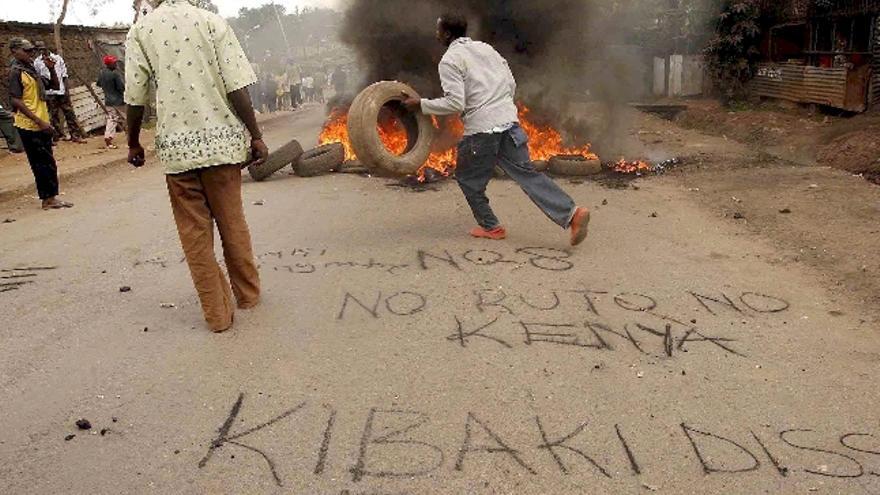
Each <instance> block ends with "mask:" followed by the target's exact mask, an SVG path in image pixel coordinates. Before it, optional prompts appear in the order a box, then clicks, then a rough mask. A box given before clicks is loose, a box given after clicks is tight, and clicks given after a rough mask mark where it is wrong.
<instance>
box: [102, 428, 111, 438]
mask: <svg viewBox="0 0 880 495" xmlns="http://www.w3.org/2000/svg"><path fill="white" fill-rule="evenodd" d="M109 431H110V429H109V428H102V429H101V436H102V437H103V436H104V435H106V434H107V432H109Z"/></svg>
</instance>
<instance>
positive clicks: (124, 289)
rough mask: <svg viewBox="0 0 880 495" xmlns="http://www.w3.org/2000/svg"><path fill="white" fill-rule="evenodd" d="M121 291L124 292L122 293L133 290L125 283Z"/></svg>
mask: <svg viewBox="0 0 880 495" xmlns="http://www.w3.org/2000/svg"><path fill="white" fill-rule="evenodd" d="M119 292H122V293H126V292H131V287H129V286H127V285H123V286H122V287H120V288H119Z"/></svg>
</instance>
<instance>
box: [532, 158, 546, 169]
mask: <svg viewBox="0 0 880 495" xmlns="http://www.w3.org/2000/svg"><path fill="white" fill-rule="evenodd" d="M532 166H533V167H535V170H537V171H538V172H546V171H548V170H550V162H548V161H547V160H535V161H533V162H532Z"/></svg>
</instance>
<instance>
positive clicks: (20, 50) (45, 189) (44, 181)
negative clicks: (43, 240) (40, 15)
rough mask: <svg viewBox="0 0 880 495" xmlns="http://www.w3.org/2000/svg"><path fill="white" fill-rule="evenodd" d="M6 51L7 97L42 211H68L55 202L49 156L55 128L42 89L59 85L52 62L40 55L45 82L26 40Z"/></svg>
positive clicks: (54, 175)
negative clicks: (9, 58) (46, 73)
mask: <svg viewBox="0 0 880 495" xmlns="http://www.w3.org/2000/svg"><path fill="white" fill-rule="evenodd" d="M9 50H10V51H11V52H12V56H13V58H14V60H13V61H12V67H10V68H9V96H11V97H12V108H14V109H15V127H16V128H17V129H18V134H19V136H21V142H22V144H23V145H24V151H25V153H26V154H27V158H28V163H30V166H31V171H32V172H33V173H34V179H35V181H36V183H37V193H38V194H39V196H40V199H41V200H43V209H44V210H48V209H58V208H70V207H71V206H73V205H72V204H70V203H65V202H64V201H60V200H59V199H58V167H57V165H56V164H55V157H54V156H53V155H52V135H53V134H54V133H55V129H54V128H53V127H52V123H51V122H50V120H49V107H48V105H47V104H46V87H47V86H48V87H49V88H58V86H59V83H60V81H59V80H58V74H57V73H56V72H55V61H54V60H53V59H51V58H49V57H48V56H44V59H45V60H44V61H43V63H44V64H45V66H46V69H47V70H48V71H49V79H48V80H45V79H43V78H42V76H40V74H39V73H38V72H37V69H36V68H35V67H34V55H35V54H36V51H37V49H36V47H35V46H34V45H33V44H31V42H30V41H28V40H26V39H22V38H13V39H12V40H11V41H10V42H9Z"/></svg>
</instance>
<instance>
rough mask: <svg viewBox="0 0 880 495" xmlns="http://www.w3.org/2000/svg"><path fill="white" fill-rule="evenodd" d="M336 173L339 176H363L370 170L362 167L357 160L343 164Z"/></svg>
mask: <svg viewBox="0 0 880 495" xmlns="http://www.w3.org/2000/svg"><path fill="white" fill-rule="evenodd" d="M336 171H337V172H339V173H340V174H365V173H367V172H369V171H370V169H368V168H367V167H365V166H363V165H362V164H361V162H360V161H359V160H349V161H347V162H343V164H342V165H340V166H339V168H337V169H336Z"/></svg>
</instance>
